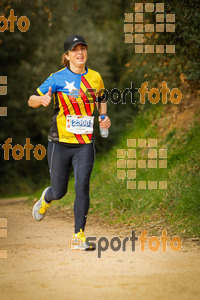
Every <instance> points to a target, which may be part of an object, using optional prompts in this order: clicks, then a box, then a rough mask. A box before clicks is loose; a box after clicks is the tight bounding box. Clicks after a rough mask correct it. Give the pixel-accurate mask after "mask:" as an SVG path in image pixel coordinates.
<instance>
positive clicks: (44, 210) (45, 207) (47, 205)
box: [39, 199, 50, 215]
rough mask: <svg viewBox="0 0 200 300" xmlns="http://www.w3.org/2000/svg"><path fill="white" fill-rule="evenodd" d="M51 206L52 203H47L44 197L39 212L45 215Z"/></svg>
mask: <svg viewBox="0 0 200 300" xmlns="http://www.w3.org/2000/svg"><path fill="white" fill-rule="evenodd" d="M49 206H50V203H49V204H47V203H46V202H45V201H44V199H42V206H41V208H40V210H39V213H40V214H42V215H43V214H44V213H45V212H46V211H47V209H48V208H49Z"/></svg>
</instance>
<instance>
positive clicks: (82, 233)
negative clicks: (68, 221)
mask: <svg viewBox="0 0 200 300" xmlns="http://www.w3.org/2000/svg"><path fill="white" fill-rule="evenodd" d="M77 237H78V238H79V239H80V240H81V241H82V242H83V243H85V241H86V237H85V234H84V232H83V231H82V229H80V231H79V232H78V233H77Z"/></svg>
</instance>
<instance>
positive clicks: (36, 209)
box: [32, 187, 51, 221]
mask: <svg viewBox="0 0 200 300" xmlns="http://www.w3.org/2000/svg"><path fill="white" fill-rule="evenodd" d="M47 189H48V187H47V188H46V189H45V190H44V191H43V193H42V196H41V197H40V200H38V201H37V202H36V203H35V205H34V206H33V211H32V215H33V218H34V219H35V220H36V221H41V220H42V219H43V218H44V216H45V214H46V211H47V209H48V208H49V206H50V205H51V202H50V203H46V202H45V201H44V195H45V193H46V191H47Z"/></svg>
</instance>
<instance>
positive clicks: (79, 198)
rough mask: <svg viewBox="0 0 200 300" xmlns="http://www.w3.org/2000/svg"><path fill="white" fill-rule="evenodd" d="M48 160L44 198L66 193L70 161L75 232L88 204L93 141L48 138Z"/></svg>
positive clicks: (84, 215)
mask: <svg viewBox="0 0 200 300" xmlns="http://www.w3.org/2000/svg"><path fill="white" fill-rule="evenodd" d="M48 164H49V170H50V175H51V187H49V188H48V190H47V192H46V194H45V200H46V201H47V202H50V201H52V200H58V199H61V198H62V197H63V196H64V195H65V194H66V193H67V187H68V180H69V174H70V169H71V165H72V166H73V169H74V177H75V192H76V197H75V201H74V217H75V233H77V232H79V231H80V229H82V230H83V231H84V228H85V224H86V218H87V213H88V209H89V204H90V198H89V184H90V175H91V172H92V168H93V164H94V144H93V143H90V144H84V145H81V146H80V147H71V146H70V147H69V146H66V145H63V144H59V143H54V142H50V141H49V142H48Z"/></svg>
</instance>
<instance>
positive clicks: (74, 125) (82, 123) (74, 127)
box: [66, 115, 94, 134]
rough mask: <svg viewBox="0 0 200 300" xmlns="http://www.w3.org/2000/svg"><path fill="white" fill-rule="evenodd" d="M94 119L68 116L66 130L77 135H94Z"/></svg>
mask: <svg viewBox="0 0 200 300" xmlns="http://www.w3.org/2000/svg"><path fill="white" fill-rule="evenodd" d="M93 125H94V117H92V116H91V117H90V116H77V115H67V117H66V129H67V131H69V132H72V133H75V134H91V133H93Z"/></svg>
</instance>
